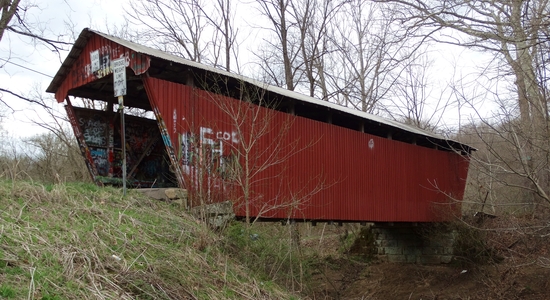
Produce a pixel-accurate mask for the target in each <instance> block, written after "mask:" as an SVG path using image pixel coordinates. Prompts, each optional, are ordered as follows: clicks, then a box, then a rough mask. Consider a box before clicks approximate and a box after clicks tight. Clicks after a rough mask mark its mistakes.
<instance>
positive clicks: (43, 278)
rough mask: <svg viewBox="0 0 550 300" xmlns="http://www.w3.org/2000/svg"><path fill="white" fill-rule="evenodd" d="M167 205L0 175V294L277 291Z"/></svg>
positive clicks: (213, 295) (236, 294)
mask: <svg viewBox="0 0 550 300" xmlns="http://www.w3.org/2000/svg"><path fill="white" fill-rule="evenodd" d="M221 245H222V237H220V236H219V235H217V234H215V233H213V232H211V231H210V230H209V229H208V228H207V226H206V225H203V224H202V223H200V222H198V221H197V220H196V219H194V218H192V217H190V216H188V215H187V214H185V213H184V212H182V211H181V210H180V209H179V208H178V207H177V206H173V205H171V204H170V203H166V202H159V201H155V200H152V199H149V198H146V197H145V196H143V195H141V194H140V193H138V192H135V191H131V192H130V193H129V194H128V196H127V197H122V192H121V191H120V190H119V189H115V188H108V187H106V188H100V187H97V186H95V185H90V184H82V183H76V184H53V185H47V186H42V185H39V184H34V183H29V182H13V181H12V182H8V181H0V282H2V286H0V297H2V298H8V299H9V298H13V299H136V298H139V299H256V298H264V299H270V298H271V299H280V298H290V297H291V295H289V294H288V293H287V292H284V291H283V290H282V289H281V288H280V287H279V286H278V285H276V284H269V285H267V286H266V285H262V284H260V281H259V280H256V279H255V278H254V277H253V276H251V274H250V273H251V272H250V271H249V270H247V269H246V268H243V267H242V266H240V265H238V264H235V263H234V261H233V259H232V258H230V257H229V256H228V255H227V254H228V253H226V251H225V250H223V247H220V246H221Z"/></svg>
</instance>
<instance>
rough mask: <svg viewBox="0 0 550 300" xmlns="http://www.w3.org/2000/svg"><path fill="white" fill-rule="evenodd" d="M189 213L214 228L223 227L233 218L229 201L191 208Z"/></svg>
mask: <svg viewBox="0 0 550 300" xmlns="http://www.w3.org/2000/svg"><path fill="white" fill-rule="evenodd" d="M191 213H192V214H193V215H194V216H195V217H197V218H200V219H204V220H205V221H206V222H208V224H210V225H211V226H213V227H216V228H219V227H222V226H224V225H225V224H227V222H229V221H230V220H232V219H233V218H235V213H234V212H233V202H231V201H224V202H220V203H212V204H206V205H201V206H195V207H193V208H191Z"/></svg>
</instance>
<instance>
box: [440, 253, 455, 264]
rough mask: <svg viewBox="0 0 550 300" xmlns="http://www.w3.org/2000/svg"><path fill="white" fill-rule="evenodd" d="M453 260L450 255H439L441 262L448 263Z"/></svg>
mask: <svg viewBox="0 0 550 300" xmlns="http://www.w3.org/2000/svg"><path fill="white" fill-rule="evenodd" d="M452 260H453V256H452V255H441V263H442V264H449V263H451V261H452Z"/></svg>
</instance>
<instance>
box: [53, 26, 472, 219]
mask: <svg viewBox="0 0 550 300" xmlns="http://www.w3.org/2000/svg"><path fill="white" fill-rule="evenodd" d="M118 58H124V62H125V64H126V68H125V71H126V78H127V93H126V96H124V106H125V107H126V108H125V109H126V115H124V126H122V122H121V117H120V113H119V112H117V111H116V109H117V107H119V105H118V100H117V98H115V97H114V95H113V75H112V73H113V70H112V65H111V61H112V60H114V59H118ZM47 91H48V92H51V93H55V97H56V99H57V101H58V102H60V103H65V107H66V110H67V114H68V116H69V119H70V120H71V124H72V126H73V129H74V132H75V135H76V137H77V140H78V142H79V145H80V147H81V150H82V153H83V156H84V158H85V160H86V162H87V165H88V169H89V171H90V174H91V176H92V178H93V179H94V181H95V182H97V183H98V184H115V185H118V184H120V183H121V182H122V157H123V155H122V149H123V146H125V147H126V157H127V172H128V175H127V183H128V184H129V185H131V186H133V187H169V186H179V187H182V188H185V189H187V190H188V191H189V193H190V205H192V206H195V205H199V204H204V203H212V202H219V201H223V200H228V199H230V200H232V201H233V202H234V204H235V206H234V207H235V213H236V214H237V216H241V217H243V216H245V215H246V214H247V210H248V212H249V215H250V216H251V217H260V218H267V219H296V220H307V221H341V222H348V221H354V222H363V221H372V222H432V221H440V220H443V219H445V218H446V217H447V216H449V213H453V212H458V211H459V209H460V201H461V199H462V196H463V193H464V187H465V182H466V177H467V173H468V165H469V154H470V152H471V150H472V149H471V148H470V147H468V146H467V145H464V144H461V143H458V142H456V141H452V140H448V139H445V138H443V137H441V136H438V135H435V134H433V133H429V132H425V131H422V130H420V129H417V128H415V127H411V126H407V125H404V124H401V123H398V122H394V121H390V120H386V119H383V118H380V117H377V116H374V115H370V114H366V113H363V112H359V111H356V110H351V109H348V108H345V107H342V106H338V105H335V104H332V103H330V102H326V101H320V100H317V99H314V98H311V97H307V96H304V95H301V94H299V93H295V92H290V91H287V90H284V89H281V88H278V87H274V86H269V85H266V84H263V83H261V82H257V81H255V80H252V79H248V78H244V77H241V76H238V75H235V74H231V73H228V72H224V71H221V70H217V69H214V68H211V67H208V66H205V65H202V64H199V63H195V62H192V61H188V60H185V59H182V58H179V57H176V56H172V55H169V54H167V53H165V52H162V51H159V50H154V49H151V48H148V47H145V46H142V45H138V44H135V43H132V42H129V41H125V40H122V39H119V38H116V37H112V36H109V35H106V34H103V33H100V32H96V31H92V30H89V29H84V30H83V31H82V33H81V34H80V36H79V38H78V40H77V41H76V42H75V44H74V46H73V48H72V50H71V52H70V54H69V56H68V57H67V59H66V60H65V61H64V63H63V65H62V66H61V68H60V69H59V71H58V72H57V74H56V76H55V78H54V79H53V81H52V82H51V84H50V86H49V87H48V89H47ZM71 97H73V98H83V99H88V100H87V101H91V100H92V101H93V102H94V104H95V107H100V109H89V108H87V109H85V108H79V107H74V106H72V104H71V99H72V98H71ZM73 100H74V99H73ZM73 102H75V101H73ZM75 103H76V102H75ZM124 127H125V128H124ZM123 128H124V132H125V136H126V138H125V141H124V142H122V138H121V136H123V134H122V132H123Z"/></svg>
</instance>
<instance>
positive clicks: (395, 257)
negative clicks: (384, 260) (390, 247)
mask: <svg viewBox="0 0 550 300" xmlns="http://www.w3.org/2000/svg"><path fill="white" fill-rule="evenodd" d="M388 261H389V262H393V263H404V262H407V259H406V257H405V256H404V255H388Z"/></svg>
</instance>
